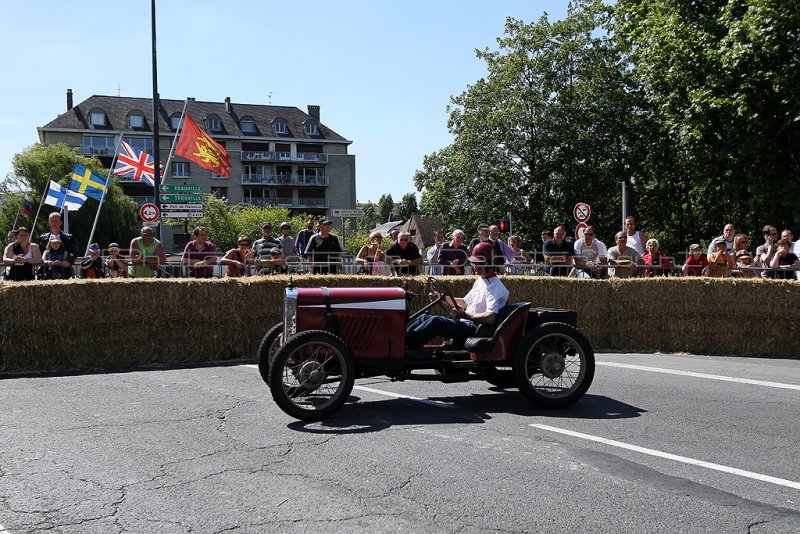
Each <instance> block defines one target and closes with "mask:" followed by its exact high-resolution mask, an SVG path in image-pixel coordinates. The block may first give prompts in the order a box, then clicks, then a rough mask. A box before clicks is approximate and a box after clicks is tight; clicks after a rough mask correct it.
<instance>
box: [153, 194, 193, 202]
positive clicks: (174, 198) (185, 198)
mask: <svg viewBox="0 0 800 534" xmlns="http://www.w3.org/2000/svg"><path fill="white" fill-rule="evenodd" d="M202 201H203V195H161V202H202Z"/></svg>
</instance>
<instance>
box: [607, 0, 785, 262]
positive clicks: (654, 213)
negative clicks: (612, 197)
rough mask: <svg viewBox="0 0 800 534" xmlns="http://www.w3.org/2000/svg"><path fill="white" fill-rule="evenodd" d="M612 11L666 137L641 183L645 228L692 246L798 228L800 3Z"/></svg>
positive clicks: (667, 4)
mask: <svg viewBox="0 0 800 534" xmlns="http://www.w3.org/2000/svg"><path fill="white" fill-rule="evenodd" d="M615 9H616V17H615V20H616V25H615V33H616V36H617V38H618V39H619V41H620V43H621V47H622V48H623V50H624V51H625V53H626V57H627V59H628V61H629V62H630V64H631V66H632V74H633V76H634V77H635V79H636V81H637V82H638V83H639V84H641V87H642V88H643V91H644V93H645V94H646V95H647V97H648V102H649V109H648V117H647V118H648V120H649V121H650V122H651V123H652V124H653V125H654V126H655V127H656V128H657V130H658V132H659V138H658V139H657V140H656V141H655V142H654V143H653V144H652V147H653V149H652V150H651V151H650V152H649V154H648V156H647V159H646V161H645V162H644V163H645V165H644V166H643V168H642V172H641V174H639V175H637V179H636V182H637V183H636V187H637V192H638V193H639V195H640V198H641V205H642V207H643V208H644V209H645V210H646V211H647V212H650V213H649V219H650V220H649V221H648V224H649V225H650V226H653V227H655V228H659V229H661V231H663V232H664V233H666V234H672V235H676V234H677V235H681V236H685V237H682V245H684V246H685V244H686V243H687V242H688V241H689V240H690V239H691V240H695V239H698V238H706V239H708V238H710V237H712V236H715V235H719V233H720V229H721V228H722V226H723V224H724V223H727V222H733V223H734V224H735V225H736V227H737V229H738V230H743V229H744V230H746V231H748V232H750V233H751V235H753V234H755V232H756V230H757V229H759V228H760V227H761V226H763V225H764V224H765V223H772V224H775V225H778V226H785V225H790V224H792V223H796V222H797V221H798V220H800V204H798V202H797V199H798V198H800V173H798V157H799V155H800V69H798V57H800V39H798V35H800V10H798V9H797V3H796V2H794V1H790V0H745V1H734V0H707V1H703V2H684V1H681V0H619V1H618V2H617V3H616V7H615ZM643 216H644V214H643ZM643 218H644V217H643Z"/></svg>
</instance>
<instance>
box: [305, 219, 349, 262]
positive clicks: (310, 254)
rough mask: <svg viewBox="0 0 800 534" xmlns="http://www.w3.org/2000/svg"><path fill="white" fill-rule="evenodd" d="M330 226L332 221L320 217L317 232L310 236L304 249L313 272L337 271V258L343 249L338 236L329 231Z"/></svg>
mask: <svg viewBox="0 0 800 534" xmlns="http://www.w3.org/2000/svg"><path fill="white" fill-rule="evenodd" d="M331 226H333V221H331V220H330V219H322V220H321V221H320V222H319V233H318V234H316V235H314V236H312V237H311V240H310V241H309V242H308V245H307V246H306V250H305V251H304V252H305V256H306V257H307V258H308V259H309V260H310V261H311V264H312V270H313V272H314V274H336V273H337V272H338V271H339V259H340V258H341V256H342V252H344V250H342V244H341V243H340V242H339V238H338V237H337V236H336V235H334V234H332V233H331Z"/></svg>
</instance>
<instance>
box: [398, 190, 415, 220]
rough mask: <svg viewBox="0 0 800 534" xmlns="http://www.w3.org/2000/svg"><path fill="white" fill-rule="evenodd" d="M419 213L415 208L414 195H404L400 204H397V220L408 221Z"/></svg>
mask: <svg viewBox="0 0 800 534" xmlns="http://www.w3.org/2000/svg"><path fill="white" fill-rule="evenodd" d="M418 211H419V208H418V207H417V196H416V195H415V194H414V193H406V194H405V195H403V198H401V199H400V202H398V203H397V218H398V219H403V220H405V219H410V218H411V215H412V214H413V213H416V212H418Z"/></svg>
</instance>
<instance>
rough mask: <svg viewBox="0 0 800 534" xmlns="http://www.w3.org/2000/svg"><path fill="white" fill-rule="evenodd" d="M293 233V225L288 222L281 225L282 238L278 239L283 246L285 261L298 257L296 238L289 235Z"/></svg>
mask: <svg viewBox="0 0 800 534" xmlns="http://www.w3.org/2000/svg"><path fill="white" fill-rule="evenodd" d="M291 231H292V225H291V224H289V223H288V222H286V221H284V222H282V223H281V235H280V237H278V242H280V244H281V252H282V253H283V257H284V259H285V258H292V257H295V256H297V249H296V248H295V244H294V237H292V236H291V235H289V232H291Z"/></svg>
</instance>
